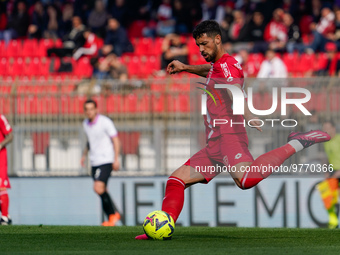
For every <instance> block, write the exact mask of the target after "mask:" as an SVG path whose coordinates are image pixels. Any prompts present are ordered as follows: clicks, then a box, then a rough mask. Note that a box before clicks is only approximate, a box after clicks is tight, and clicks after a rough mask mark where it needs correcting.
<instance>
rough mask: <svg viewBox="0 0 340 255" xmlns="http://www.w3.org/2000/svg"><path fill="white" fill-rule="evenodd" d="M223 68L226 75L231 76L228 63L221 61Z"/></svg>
mask: <svg viewBox="0 0 340 255" xmlns="http://www.w3.org/2000/svg"><path fill="white" fill-rule="evenodd" d="M221 68H222V71H223V73H224V76H225V77H229V76H230V75H231V74H230V71H229V67H228V64H227V63H221Z"/></svg>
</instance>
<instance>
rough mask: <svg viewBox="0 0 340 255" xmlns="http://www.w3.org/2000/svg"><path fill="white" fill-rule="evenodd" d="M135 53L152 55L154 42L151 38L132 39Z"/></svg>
mask: <svg viewBox="0 0 340 255" xmlns="http://www.w3.org/2000/svg"><path fill="white" fill-rule="evenodd" d="M133 46H134V49H135V54H136V55H154V54H155V49H154V42H153V40H152V39H151V38H140V39H133Z"/></svg>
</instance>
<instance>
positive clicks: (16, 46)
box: [5, 40, 22, 57]
mask: <svg viewBox="0 0 340 255" xmlns="http://www.w3.org/2000/svg"><path fill="white" fill-rule="evenodd" d="M5 56H7V57H21V56H22V45H21V42H20V41H18V40H12V41H10V42H9V43H8V45H7V48H6V50H5Z"/></svg>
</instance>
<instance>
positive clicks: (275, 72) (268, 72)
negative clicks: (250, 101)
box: [257, 57, 288, 78]
mask: <svg viewBox="0 0 340 255" xmlns="http://www.w3.org/2000/svg"><path fill="white" fill-rule="evenodd" d="M287 77H288V73H287V68H286V65H285V63H283V61H282V60H281V59H280V58H278V57H274V58H273V59H272V60H271V61H269V60H264V61H263V62H262V64H261V67H260V71H259V73H258V74H257V78H287Z"/></svg>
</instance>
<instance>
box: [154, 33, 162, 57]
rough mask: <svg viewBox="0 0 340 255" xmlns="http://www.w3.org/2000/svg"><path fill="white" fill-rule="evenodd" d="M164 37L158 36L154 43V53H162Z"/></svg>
mask: <svg viewBox="0 0 340 255" xmlns="http://www.w3.org/2000/svg"><path fill="white" fill-rule="evenodd" d="M163 41H164V38H162V37H157V38H156V40H155V44H154V53H155V54H156V55H158V56H160V55H161V54H162V45H163Z"/></svg>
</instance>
